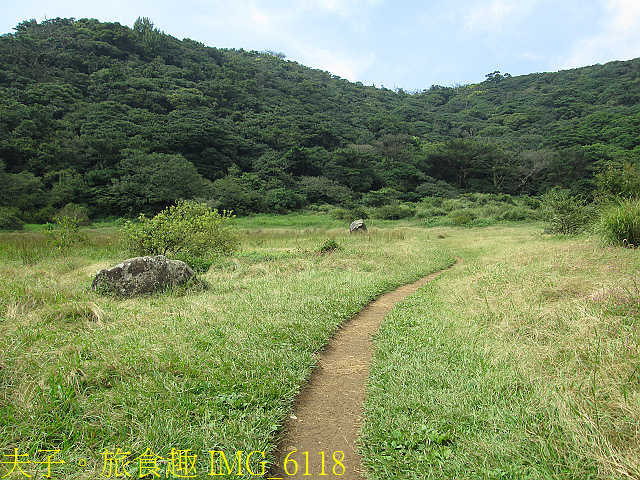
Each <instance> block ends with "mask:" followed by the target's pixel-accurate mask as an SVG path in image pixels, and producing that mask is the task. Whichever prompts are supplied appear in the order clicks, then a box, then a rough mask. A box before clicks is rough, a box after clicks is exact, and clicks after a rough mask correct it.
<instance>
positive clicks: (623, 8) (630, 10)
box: [608, 0, 640, 31]
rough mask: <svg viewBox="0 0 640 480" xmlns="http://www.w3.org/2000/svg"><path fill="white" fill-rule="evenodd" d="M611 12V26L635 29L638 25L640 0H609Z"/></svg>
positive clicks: (639, 23) (639, 21) (639, 24)
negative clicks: (639, 0) (612, 17)
mask: <svg viewBox="0 0 640 480" xmlns="http://www.w3.org/2000/svg"><path fill="white" fill-rule="evenodd" d="M608 4H609V5H608V7H609V10H610V11H612V12H613V15H614V20H613V23H612V26H613V27H615V28H621V29H623V30H634V29H635V30H636V31H637V29H638V27H639V26H640V2H638V0H609V1H608Z"/></svg>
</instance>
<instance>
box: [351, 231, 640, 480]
mask: <svg viewBox="0 0 640 480" xmlns="http://www.w3.org/2000/svg"><path fill="white" fill-rule="evenodd" d="M541 230H542V228H541V227H540V226H533V227H532V226H530V225H518V226H495V227H488V228H484V229H458V230H455V231H451V232H450V233H449V234H447V238H445V239H444V240H443V242H442V243H441V246H443V248H445V249H446V250H447V251H449V252H451V253H453V254H455V255H457V256H460V257H462V258H463V259H464V263H462V264H461V265H459V266H458V267H456V268H455V269H453V270H451V271H450V272H447V273H446V274H445V275H442V276H440V277H439V278H438V279H436V280H435V281H434V282H432V283H430V284H428V285H426V286H425V287H423V288H422V289H421V290H419V291H418V292H417V293H416V294H414V295H413V296H412V297H409V298H408V299H406V300H405V301H403V302H401V303H399V304H397V305H396V307H395V308H394V310H392V312H391V314H390V315H389V316H388V317H387V321H386V323H385V324H384V325H383V327H382V328H381V330H380V331H379V333H378V335H377V337H376V354H375V359H374V363H373V366H372V372H371V379H370V384H369V386H368V400H367V404H366V414H367V416H366V424H365V426H364V431H363V437H362V445H363V449H364V453H365V458H366V463H367V465H368V467H369V468H370V470H371V472H372V478H376V479H378V478H407V479H413V478H416V479H418V478H419V479H431V478H433V479H440V478H455V479H472V478H473V479H481V478H482V479H576V480H578V479H580V480H584V479H622V478H634V479H637V478H640V394H639V393H640V355H639V354H640V333H639V331H638V326H639V324H640V283H639V282H640V276H639V274H638V272H639V271H640V268H639V267H640V257H638V252H637V250H630V249H622V248H603V247H602V246H600V245H599V244H598V242H597V240H596V239H594V238H592V237H587V236H574V237H566V238H561V237H554V236H548V235H544V236H543V235H540V231H541Z"/></svg>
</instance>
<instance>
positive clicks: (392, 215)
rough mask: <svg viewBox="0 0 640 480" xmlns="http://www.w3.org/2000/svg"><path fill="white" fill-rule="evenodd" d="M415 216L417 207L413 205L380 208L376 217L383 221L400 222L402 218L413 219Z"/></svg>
mask: <svg viewBox="0 0 640 480" xmlns="http://www.w3.org/2000/svg"><path fill="white" fill-rule="evenodd" d="M415 214H416V209H415V207H413V206H411V205H404V204H396V205H385V206H383V207H380V208H379V209H378V211H377V212H376V215H375V216H376V217H377V218H381V219H382V220H400V219H401V218H409V217H413V216H414V215H415Z"/></svg>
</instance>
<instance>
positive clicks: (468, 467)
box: [0, 215, 640, 479]
mask: <svg viewBox="0 0 640 480" xmlns="http://www.w3.org/2000/svg"><path fill="white" fill-rule="evenodd" d="M235 224H236V226H237V228H238V229H239V231H240V236H241V238H242V249H241V250H240V251H238V252H237V253H235V254H234V255H232V256H230V257H227V258H224V259H220V260H219V261H218V262H217V263H215V264H214V265H213V267H212V268H211V269H210V270H209V271H208V272H207V273H206V274H204V275H201V277H200V278H201V279H202V280H203V281H204V282H203V284H194V285H192V286H189V287H187V288H181V289H175V290H172V291H169V292H166V293H163V294H157V295H152V296H149V297H144V298H138V299H119V298H117V297H109V296H107V297H105V296H100V295H98V294H96V293H94V292H93V291H92V290H91V289H90V288H89V286H90V284H91V281H92V279H93V276H94V275H95V272H96V271H97V270H99V269H101V268H105V267H108V266H111V265H114V264H115V263H118V262H120V261H121V260H123V259H124V258H125V257H124V256H123V255H124V254H123V253H122V252H121V250H120V248H119V246H118V244H117V241H116V236H117V228H116V227H110V226H102V227H100V228H93V229H91V228H87V229H84V230H83V232H84V233H86V235H87V237H88V242H86V243H85V244H82V245H78V246H76V247H74V248H73V250H71V251H69V250H66V251H61V250H59V249H56V248H54V247H53V246H51V245H50V244H49V243H47V242H46V238H45V235H44V234H43V232H40V231H27V232H21V233H2V234H0V278H2V283H1V284H0V332H1V335H0V453H2V454H3V455H4V457H3V458H4V459H5V463H0V477H2V476H4V475H6V473H7V471H8V470H9V469H10V468H11V467H12V466H15V465H11V463H10V460H11V458H20V459H21V460H23V461H31V462H32V463H30V464H26V463H25V464H20V465H19V466H20V467H21V468H22V469H23V470H24V471H25V472H26V473H29V474H31V475H34V477H35V478H42V477H43V476H44V475H45V474H46V473H47V468H48V467H50V468H51V478H64V479H88V478H99V477H101V476H102V477H106V476H111V477H116V476H121V477H124V476H125V474H124V472H125V471H126V472H128V473H129V474H131V475H132V477H133V478H138V477H139V476H141V475H142V474H143V473H144V474H147V475H148V477H147V478H152V477H154V478H155V477H156V475H155V474H154V472H152V469H151V464H152V463H151V461H152V460H154V463H153V465H156V466H157V467H158V470H156V471H155V473H157V474H161V476H165V477H166V478H180V477H181V476H182V477H184V476H186V474H191V478H210V474H211V473H226V472H224V471H223V470H222V468H223V467H222V465H221V464H220V465H218V463H217V460H216V462H215V465H214V467H215V468H214V471H213V472H212V471H211V468H212V462H211V454H210V453H209V452H210V451H224V452H226V455H227V457H228V460H229V464H230V466H231V467H233V461H234V460H235V458H234V457H235V455H236V452H237V451H240V450H242V451H244V452H252V451H259V452H265V458H264V459H263V458H262V457H261V456H260V455H258V454H256V455H254V457H253V458H254V461H253V463H251V465H249V467H250V469H252V470H251V471H252V472H253V473H260V471H261V466H260V464H259V461H263V460H266V461H270V460H272V459H273V457H272V451H273V448H274V445H275V442H276V440H277V435H278V431H279V428H280V426H281V425H282V420H283V418H284V417H285V416H286V415H287V412H288V411H289V408H290V407H291V405H292V402H293V400H294V398H295V396H296V393H297V392H298V390H299V388H300V386H301V385H303V384H304V383H305V381H306V380H307V379H308V377H309V374H310V371H311V369H312V367H313V365H314V361H315V354H316V352H317V351H318V350H320V349H321V348H322V347H323V345H325V343H326V341H327V339H328V338H329V337H330V336H331V334H332V333H333V332H334V331H335V330H336V328H337V327H338V326H339V325H340V324H341V323H342V322H343V321H344V320H345V319H347V318H349V317H351V316H352V315H354V314H355V313H357V312H358V311H360V310H361V309H362V308H363V306H364V305H366V304H367V303H368V302H369V301H371V300H372V299H373V298H375V297H376V296H378V295H379V294H381V293H383V292H385V291H389V290H391V289H393V288H395V287H396V286H399V285H402V284H405V283H408V282H411V281H412V280H415V279H417V278H418V277H420V276H423V275H427V274H429V273H431V272H434V271H437V270H440V269H443V268H445V267H448V266H450V265H452V264H453V263H454V262H455V259H456V257H461V258H462V259H463V262H462V263H461V264H459V265H458V266H456V267H455V268H454V269H452V270H450V271H448V272H446V273H445V274H444V275H442V276H440V277H438V279H436V280H435V281H434V282H432V283H430V284H428V285H426V286H425V287H423V288H421V289H420V290H419V291H418V292H417V293H416V294H414V295H413V296H411V297H409V298H408V299H406V300H405V301H403V302H401V303H399V304H398V305H396V307H395V308H394V309H393V311H392V312H391V314H390V315H389V317H388V318H387V321H386V322H385V324H384V325H383V326H382V328H381V330H380V331H379V333H378V334H377V336H376V354H375V359H374V363H373V365H372V371H371V378H370V382H369V384H368V401H367V403H366V418H365V424H364V427H363V432H362V438H361V444H362V451H363V453H364V455H365V463H366V465H367V466H368V467H369V470H370V476H371V478H373V479H383V478H384V479H387V478H389V479H396V478H407V479H413V478H416V479H417V478H433V479H436V478H456V479H458V478H460V479H464V478H469V479H471V478H475V479H481V478H482V479H484V478H487V479H516V478H517V479H521V478H523V479H524V478H526V479H538V478H540V479H543V478H544V479H556V478H557V479H614V478H615V479H617V478H640V453H638V452H640V395H639V391H640V360H639V353H640V346H639V345H640V338H639V337H640V335H639V334H638V322H639V321H640V320H639V318H640V314H639V311H640V291H639V289H640V286H639V282H640V278H639V277H638V267H639V266H640V259H639V257H638V252H637V251H636V250H630V249H621V248H612V247H607V248H605V247H602V246H601V245H600V244H599V243H598V241H597V240H596V239H594V238H592V237H588V236H573V237H555V236H550V235H542V234H541V232H542V230H543V229H544V225H542V224H539V223H507V224H503V225H494V226H489V227H483V228H462V227H449V226H440V227H431V228H426V227H424V225H423V224H424V222H423V221H422V220H419V219H416V220H401V221H396V222H391V221H370V222H369V224H370V225H371V228H370V231H369V233H368V234H367V235H362V236H360V235H349V233H348V222H346V224H345V222H340V221H337V220H335V219H329V218H327V216H322V215H308V216H302V215H298V216H289V217H266V216H264V217H260V216H259V217H255V218H242V219H236V220H235ZM330 240H333V241H334V242H336V243H337V244H338V245H339V247H340V248H338V249H334V250H327V249H326V248H323V247H326V246H327V245H331V246H334V245H335V244H334V243H332V242H330ZM16 449H18V450H16ZM11 455H25V456H21V457H11ZM26 455H28V456H26ZM245 455H246V453H245ZM178 458H179V459H180V460H182V463H179V462H176V461H175V460H176V459H178ZM218 458H219V456H218ZM47 459H49V461H50V464H47ZM60 461H64V462H65V463H64V464H63V463H56V462H60ZM7 462H9V463H7ZM35 462H43V463H35ZM127 462H129V463H127ZM143 466H144V468H145V470H142V468H143ZM245 467H246V465H243V469H244V470H243V471H242V473H243V475H236V473H237V466H236V469H235V470H234V471H233V472H232V473H231V474H229V475H228V476H229V477H234V478H260V477H261V475H251V473H250V472H248V471H247V469H246V468H245ZM180 468H183V470H180ZM3 469H4V470H3ZM109 469H111V470H109ZM116 474H118V475H116ZM193 475H195V477H194V476H193ZM7 478H26V477H24V475H22V474H21V473H19V471H18V470H17V469H16V470H14V472H13V473H12V474H11V475H9V476H8V477H7Z"/></svg>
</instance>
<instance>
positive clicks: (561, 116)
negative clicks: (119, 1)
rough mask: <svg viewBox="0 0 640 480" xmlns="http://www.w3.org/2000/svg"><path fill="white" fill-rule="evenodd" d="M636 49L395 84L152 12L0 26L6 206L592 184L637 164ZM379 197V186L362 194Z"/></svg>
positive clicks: (276, 200)
mask: <svg viewBox="0 0 640 480" xmlns="http://www.w3.org/2000/svg"><path fill="white" fill-rule="evenodd" d="M639 70H640V59H634V60H630V61H624V62H612V63H607V64H605V65H596V66H591V67H585V68H580V69H575V70H568V71H561V72H557V73H536V74H531V75H525V76H519V77H511V76H509V75H508V74H504V75H502V74H500V73H499V72H494V73H492V74H489V75H487V79H486V81H484V82H482V83H478V84H475V85H462V86H453V87H441V86H432V87H430V88H428V89H425V90H423V91H420V92H405V91H403V90H402V89H398V90H396V91H391V90H389V89H386V88H376V87H370V86H364V85H362V84H360V83H351V82H348V81H346V80H344V79H341V78H339V77H337V76H334V75H332V74H331V73H329V72H326V71H320V70H314V69H311V68H307V67H305V66H302V65H300V64H298V63H296V62H292V61H289V60H287V59H286V58H285V57H284V55H283V54H280V53H277V52H257V51H250V52H249V51H244V50H242V49H240V50H227V49H217V48H213V47H207V46H204V45H203V44H202V43H199V42H197V41H194V40H190V39H184V40H178V39H176V38H174V37H172V36H170V35H167V34H164V33H163V32H161V31H160V30H158V29H157V28H154V25H153V23H151V22H150V21H149V20H148V19H146V18H141V19H138V20H137V21H136V22H135V24H134V28H133V29H131V28H129V27H127V26H123V25H120V24H118V23H101V22H99V21H98V20H94V19H81V20H74V19H53V20H46V21H44V22H42V23H37V22H36V21H34V20H31V21H26V22H23V23H21V24H20V25H18V26H17V27H16V29H15V33H11V34H6V35H3V36H1V37H0V166H1V167H2V168H0V185H1V188H0V207H2V208H13V209H18V210H19V212H18V213H19V215H21V216H22V218H23V219H24V220H31V221H34V220H35V221H38V220H40V221H46V220H48V219H49V218H50V216H51V214H52V212H55V211H56V209H58V208H60V207H62V206H64V205H66V204H69V203H74V204H79V205H84V206H85V207H86V208H87V209H88V210H89V211H90V213H91V215H92V216H105V215H123V214H137V213H139V212H141V211H147V212H153V211H157V210H159V209H161V208H163V207H165V206H166V205H168V204H170V203H173V201H174V200H175V199H177V198H200V199H204V200H207V201H209V203H210V204H211V205H213V206H216V207H218V208H221V209H222V208H225V209H233V210H234V211H235V212H236V213H239V214H243V213H248V212H285V211H288V210H295V209H298V208H302V207H305V206H307V205H309V204H321V203H323V202H324V203H330V204H335V205H347V206H349V205H354V204H357V203H358V202H365V203H366V202H370V203H371V202H378V203H379V202H383V203H384V202H387V201H391V200H400V201H417V200H419V199H420V198H422V197H424V196H432V195H443V196H449V195H456V194H458V193H461V192H468V191H480V192H494V193H509V194H534V195H535V194H540V193H543V192H544V191H546V190H547V189H548V188H550V187H552V186H555V185H561V186H563V187H566V188H570V189H572V190H573V191H574V192H582V193H586V194H589V193H590V191H591V188H592V177H593V173H594V171H595V170H596V169H597V168H598V167H600V166H603V165H605V164H607V163H608V162H611V161H615V162H623V161H630V162H633V163H637V162H638V160H639V158H640V149H639V148H638V146H639V145H640V76H639ZM372 192H373V193H372Z"/></svg>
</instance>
